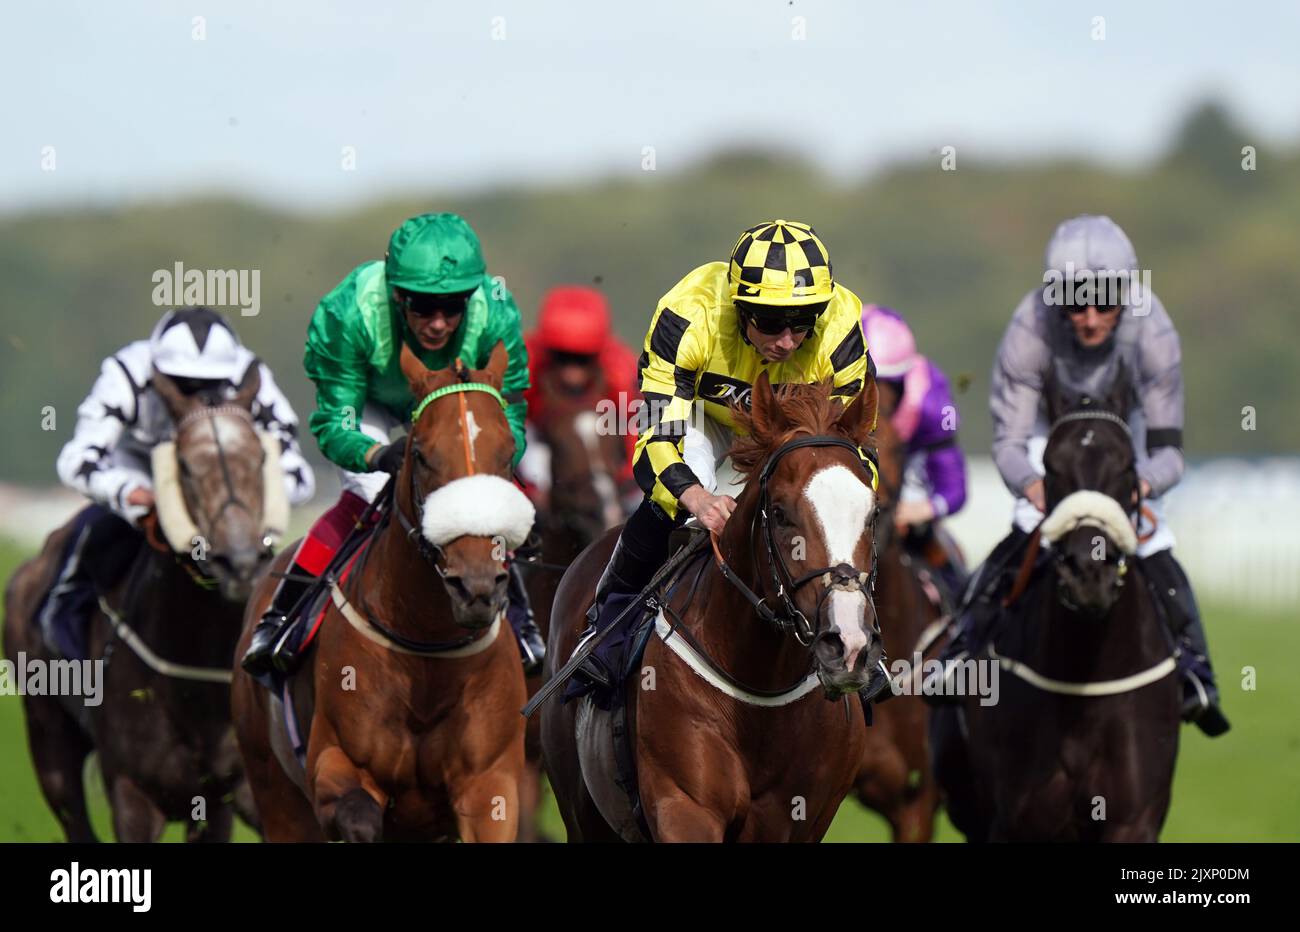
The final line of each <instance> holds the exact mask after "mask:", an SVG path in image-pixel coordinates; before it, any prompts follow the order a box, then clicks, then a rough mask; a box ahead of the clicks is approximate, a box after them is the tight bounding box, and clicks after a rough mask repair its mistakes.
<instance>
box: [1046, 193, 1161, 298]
mask: <svg viewBox="0 0 1300 932" xmlns="http://www.w3.org/2000/svg"><path fill="white" fill-rule="evenodd" d="M1043 268H1044V273H1045V274H1044V288H1045V290H1046V288H1047V274H1049V273H1053V272H1054V273H1056V274H1057V275H1059V276H1060V277H1061V280H1063V281H1068V280H1070V279H1074V280H1076V281H1077V280H1078V279H1079V277H1080V275H1083V276H1088V275H1091V274H1097V273H1109V274H1110V275H1115V274H1121V273H1122V274H1125V275H1139V274H1140V271H1139V269H1138V264H1137V252H1136V251H1135V250H1134V249H1133V243H1132V242H1131V241H1130V240H1129V238H1128V235H1127V234H1126V233H1125V232H1124V231H1123V230H1122V229H1120V226H1119V224H1118V223H1116V222H1115V221H1114V220H1112V219H1110V218H1109V217H1104V216H1098V215H1094V214H1081V215H1079V216H1078V217H1071V218H1070V219H1069V220H1066V221H1065V222H1063V223H1062V224H1061V225H1060V226H1058V227H1057V228H1056V232H1055V233H1053V234H1052V238H1051V239H1050V240H1049V241H1048V243H1047V250H1046V252H1045V254H1044V257H1043ZM1126 297H1131V295H1129V294H1128V293H1126ZM1132 303H1133V302H1132V301H1126V302H1125V304H1126V307H1131V306H1132Z"/></svg>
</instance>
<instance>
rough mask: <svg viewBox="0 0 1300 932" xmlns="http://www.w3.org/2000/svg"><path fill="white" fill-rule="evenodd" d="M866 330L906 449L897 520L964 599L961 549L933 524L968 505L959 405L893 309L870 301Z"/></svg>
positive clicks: (885, 403) (884, 399) (885, 402)
mask: <svg viewBox="0 0 1300 932" xmlns="http://www.w3.org/2000/svg"><path fill="white" fill-rule="evenodd" d="M862 332H863V334H864V335H865V336H866V340H867V345H868V346H870V347H871V360H872V362H874V363H875V366H876V384H877V385H878V386H879V387H880V392H881V405H880V406H881V409H882V410H891V409H892V410H893V412H894V413H893V414H892V415H891V417H890V422H891V423H892V424H893V426H894V430H895V431H896V432H897V433H898V437H899V440H901V441H902V443H903V445H904V450H905V455H906V459H905V461H904V464H903V488H902V490H901V492H900V494H899V501H898V503H897V505H895V507H894V524H895V526H896V527H897V528H898V530H899V531H900V532H902V533H905V534H907V536H908V543H909V546H914V547H915V548H916V549H919V550H921V551H922V552H925V551H929V550H931V549H933V550H935V551H936V557H937V559H938V560H940V561H942V562H941V564H940V566H939V567H937V568H938V570H939V573H940V575H941V576H942V577H943V578H944V581H945V582H946V583H947V585H948V588H949V591H950V593H951V594H952V595H953V597H954V598H960V597H961V592H962V589H963V588H965V582H966V580H965V578H964V577H965V573H964V571H963V570H962V568H961V565H960V563H961V561H960V556H959V554H958V553H957V550H956V545H955V544H953V543H952V542H951V541H950V540H948V539H947V536H946V535H944V534H942V533H938V532H936V529H935V525H936V524H937V523H938V522H939V521H940V520H942V519H943V518H945V517H947V516H948V515H952V514H956V513H957V512H958V511H960V510H961V507H962V506H963V505H965V504H966V458H965V456H963V455H962V452H961V447H959V446H958V445H957V427H958V417H957V405H956V403H955V402H954V401H953V397H952V389H951V388H950V387H949V385H948V378H947V377H946V376H945V375H944V374H943V372H942V371H941V370H940V369H939V367H938V366H936V365H935V364H934V362H933V361H931V360H929V359H926V358H925V357H924V356H922V355H921V354H920V353H918V352H917V351H916V338H915V337H914V336H913V335H912V330H911V328H910V327H908V326H907V323H906V322H905V321H904V320H903V318H902V317H901V316H900V315H899V314H898V312H897V311H895V310H893V309H892V308H888V307H880V306H878V305H875V304H870V305H867V307H866V308H865V309H864V310H863V312H862ZM931 544H934V545H935V546H934V547H933V548H932V547H931Z"/></svg>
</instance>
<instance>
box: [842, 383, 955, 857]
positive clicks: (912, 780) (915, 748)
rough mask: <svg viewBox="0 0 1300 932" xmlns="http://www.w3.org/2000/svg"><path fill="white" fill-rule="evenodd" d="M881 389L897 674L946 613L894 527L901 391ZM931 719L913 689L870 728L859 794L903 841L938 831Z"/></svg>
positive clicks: (881, 539) (887, 570) (879, 602)
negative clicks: (896, 413) (895, 419)
mask: <svg viewBox="0 0 1300 932" xmlns="http://www.w3.org/2000/svg"><path fill="white" fill-rule="evenodd" d="M880 395H881V401H880V420H879V421H878V422H877V424H876V431H875V442H876V450H877V452H878V454H879V457H880V490H879V493H880V494H879V497H880V527H879V528H878V529H877V531H876V544H877V546H878V548H879V554H878V557H877V560H876V567H877V573H878V575H877V580H876V608H877V611H878V613H879V616H880V630H881V633H882V635H883V636H884V643H885V652H886V654H887V655H888V657H889V666H890V669H891V672H893V670H894V667H895V665H896V664H899V663H900V662H902V663H903V664H905V666H906V669H907V670H909V671H910V670H911V668H912V667H913V666H914V659H913V651H914V649H915V647H916V645H917V643H918V642H919V640H920V639H921V637H922V634H923V633H924V632H925V631H926V629H927V628H928V627H929V626H930V625H931V624H933V623H934V622H936V621H937V620H938V618H939V614H940V613H939V609H938V608H937V607H936V606H935V604H934V602H933V601H932V599H931V598H930V596H929V594H928V593H927V592H926V590H925V588H924V586H923V584H922V581H921V579H920V578H919V576H918V573H917V568H916V567H915V566H914V565H913V559H914V558H913V556H912V555H911V554H909V553H908V552H907V550H906V548H905V547H904V539H905V535H904V534H902V533H900V532H899V531H898V530H897V529H895V528H894V526H893V509H894V506H895V505H896V504H897V503H898V497H899V493H900V492H901V490H902V485H903V466H904V458H905V451H904V448H903V443H902V441H901V440H900V438H899V437H898V434H897V433H896V432H895V431H894V428H893V425H892V424H891V423H890V420H889V416H890V414H892V413H893V408H894V405H895V404H896V403H897V400H898V395H897V392H896V391H894V390H893V389H891V388H888V387H885V388H882V390H881V393H880ZM917 672H918V673H919V671H917ZM929 725H930V713H929V706H928V705H926V703H925V700H924V699H922V698H921V695H920V692H919V690H916V689H913V688H910V687H909V688H903V689H901V690H900V691H897V694H896V695H893V696H891V697H890V698H889V700H888V701H887V702H883V703H879V704H877V705H876V707H875V716H874V720H873V723H872V726H871V727H870V728H868V729H867V736H866V751H865V753H864V754H863V757H862V769H861V770H860V771H859V773H858V776H857V780H856V782H855V784H854V793H855V795H856V796H857V798H858V801H859V802H861V803H862V804H863V805H864V806H866V807H867V808H869V809H873V810H875V811H876V812H879V813H880V814H881V815H882V816H884V817H885V819H886V821H888V822H889V827H890V831H891V833H892V835H893V840H894V841H896V842H927V841H930V840H931V839H932V838H933V837H934V816H935V812H936V810H937V809H938V808H939V787H938V785H937V784H936V783H935V780H934V774H933V772H932V770H931V767H930V741H929Z"/></svg>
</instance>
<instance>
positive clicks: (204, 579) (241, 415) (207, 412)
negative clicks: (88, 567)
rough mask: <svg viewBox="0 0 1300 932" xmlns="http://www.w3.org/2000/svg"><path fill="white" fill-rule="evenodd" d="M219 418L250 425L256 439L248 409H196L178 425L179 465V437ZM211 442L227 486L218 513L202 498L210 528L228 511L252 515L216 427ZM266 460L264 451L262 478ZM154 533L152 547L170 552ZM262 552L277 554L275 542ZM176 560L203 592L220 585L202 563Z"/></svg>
mask: <svg viewBox="0 0 1300 932" xmlns="http://www.w3.org/2000/svg"><path fill="white" fill-rule="evenodd" d="M218 417H235V418H238V419H239V420H241V421H243V422H244V423H246V424H247V425H248V427H249V429H250V431H252V432H253V434H254V437H256V427H255V422H254V420H253V414H252V412H251V411H249V410H248V409H247V408H244V407H241V406H239V405H205V406H203V407H199V408H195V409H194V410H193V411H191V412H190V413H189V414H186V415H185V416H184V417H182V418H181V419H180V421H178V422H177V424H176V438H177V441H178V445H177V461H178V463H179V464H181V465H182V466H183V465H184V462H185V461H184V459H183V458H182V457H181V456H180V451H179V439H180V436H181V435H182V434H183V433H185V431H187V430H188V429H189V428H191V427H193V426H194V425H195V424H198V423H199V422H200V421H211V420H215V419H216V418H218ZM212 440H213V442H214V443H215V444H216V445H217V463H218V464H219V465H220V466H221V481H222V485H223V486H224V487H225V495H226V497H225V498H224V499H223V500H222V502H221V504H220V505H218V506H217V508H216V510H215V511H213V510H211V509H209V508H208V506H207V502H206V501H204V500H202V498H200V500H199V502H198V506H199V509H200V511H201V514H202V517H203V520H204V521H205V522H206V526H207V527H208V528H209V529H211V528H213V527H216V523H217V520H218V519H219V518H220V517H221V516H222V515H223V514H225V512H226V509H228V508H242V509H243V510H244V511H246V512H248V513H249V514H253V509H252V508H250V507H249V505H248V503H247V502H245V501H244V500H243V499H242V498H240V497H239V493H238V492H236V490H235V482H234V479H233V478H232V477H231V475H230V464H229V463H228V462H227V460H226V451H225V448H224V447H223V446H222V445H221V432H220V431H219V430H217V429H216V427H215V425H214V426H213V427H212ZM265 458H266V454H265V452H263V453H262V457H261V459H260V460H259V465H258V475H259V477H260V476H261V464H262V462H263V461H264V460H265ZM152 533H153V531H147V532H146V536H147V537H150V545H151V546H153V547H154V549H156V550H159V551H160V552H171V547H170V545H166V544H161V543H155V542H154V540H153V539H152V537H151V535H152ZM262 553H263V558H264V559H267V558H270V557H271V556H272V555H274V553H275V546H274V542H273V541H271V540H269V539H263V541H262ZM177 559H178V562H181V565H182V566H183V567H184V568H185V571H186V572H187V573H188V574H189V576H190V578H191V579H192V580H193V581H194V583H195V584H196V585H198V586H199V587H201V588H203V589H212V588H214V587H215V586H216V585H217V577H215V576H213V575H212V573H211V571H209V570H208V569H207V567H206V566H205V562H204V561H203V560H196V559H194V558H193V557H191V558H190V559H189V560H184V559H183V558H181V557H180V556H179V555H177Z"/></svg>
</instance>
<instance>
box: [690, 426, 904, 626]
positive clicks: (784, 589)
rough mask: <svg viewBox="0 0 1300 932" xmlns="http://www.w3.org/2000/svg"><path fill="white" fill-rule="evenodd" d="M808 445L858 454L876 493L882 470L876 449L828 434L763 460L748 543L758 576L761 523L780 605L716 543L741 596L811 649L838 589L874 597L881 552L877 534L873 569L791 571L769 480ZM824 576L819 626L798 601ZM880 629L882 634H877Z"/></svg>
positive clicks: (794, 444)
mask: <svg viewBox="0 0 1300 932" xmlns="http://www.w3.org/2000/svg"><path fill="white" fill-rule="evenodd" d="M803 447H843V448H844V449H846V450H849V451H851V452H852V453H853V455H854V457H855V458H856V459H857V460H858V461H859V462H862V463H863V464H864V465H865V466H866V468H868V469H869V470H870V471H871V474H872V482H871V488H872V490H873V491H874V490H875V489H876V487H877V486H878V484H879V479H878V477H879V475H880V468H879V466H878V464H877V462H876V457H875V453H874V452H873V451H864V450H862V449H860V448H859V447H858V446H857V445H856V444H854V443H853V442H851V441H849V440H846V439H844V438H843V437H832V436H828V435H824V434H823V435H812V436H806V437H799V438H796V439H794V440H790V441H788V442H787V443H784V444H782V445H781V446H780V447H778V448H777V449H776V450H775V451H773V452H772V454H771V456H769V457H768V458H767V461H766V462H765V463H764V464H763V468H762V470H760V471H759V474H758V507H757V508H756V509H755V512H754V516H753V518H752V519H751V521H750V525H749V545H750V553H751V555H752V557H753V560H754V571H755V576H756V577H757V576H758V565H757V564H758V548H757V547H755V546H754V542H755V536H756V532H757V531H758V529H759V527H760V526H761V528H762V535H763V547H764V549H765V550H766V554H767V568H768V573H769V575H770V578H771V583H772V588H773V590H774V591H775V593H776V599H777V600H778V602H779V604H778V605H777V606H776V608H773V607H772V606H770V605H768V604H767V601H766V598H765V597H761V596H758V595H756V594H755V593H754V591H753V590H752V589H750V588H749V586H747V585H746V584H745V583H744V581H743V580H741V579H740V577H739V576H737V575H736V573H735V571H734V570H733V569H732V568H731V567H730V566H728V565H727V561H726V560H725V559H724V558H723V556H722V552H721V550H719V549H718V543H717V539H716V537H715V538H714V541H713V551H714V557H715V560H716V562H717V565H718V569H719V571H721V573H722V575H723V578H725V579H726V580H727V581H728V582H729V583H731V584H732V586H734V587H735V588H736V589H737V590H738V591H739V592H740V594H741V595H743V596H744V597H745V599H746V600H747V601H748V602H749V603H750V605H752V606H753V607H754V611H755V612H756V613H757V614H758V616H759V618H761V619H762V620H763V621H765V622H767V623H768V624H771V625H772V626H773V627H775V628H776V629H777V630H778V631H781V632H785V631H790V632H791V633H793V634H794V636H795V639H796V640H798V642H799V643H800V644H802V645H803V646H804V647H808V646H810V645H811V644H812V642H813V641H814V640H815V639H816V637H817V635H818V633H819V632H820V628H821V616H822V606H823V605H824V604H825V602H826V599H827V598H829V596H830V594H831V592H833V591H836V590H838V591H845V592H855V591H856V592H862V593H863V594H864V595H865V596H866V598H867V601H868V602H871V601H872V596H873V594H874V592H875V587H876V552H875V543H874V535H873V543H872V553H871V570H870V572H862V571H860V570H858V569H857V568H856V567H853V566H850V565H849V564H847V563H839V564H836V565H835V566H824V567H821V568H820V569H815V570H809V571H808V572H806V573H804V574H802V575H801V576H799V577H797V578H795V577H792V576H791V574H790V569H789V567H788V566H787V565H786V562H785V558H784V557H783V556H782V555H781V551H780V548H779V547H778V546H777V541H776V533H775V531H774V529H773V526H772V518H771V511H772V499H771V493H770V491H769V489H768V480H770V479H771V477H772V473H773V472H775V471H776V467H777V466H778V465H779V464H780V462H781V460H782V459H783V458H784V457H785V456H786V455H787V454H789V453H791V452H793V451H794V450H798V449H801V448H803ZM871 521H872V525H873V526H874V524H875V516H874V514H873V516H872V519H871ZM818 578H821V580H822V584H823V586H824V589H823V591H822V593H821V595H820V596H819V597H818V599H817V611H816V618H815V624H814V622H810V621H809V620H808V617H807V616H806V615H805V614H804V613H803V612H802V611H801V610H800V609H799V607H798V606H797V605H796V604H795V601H794V597H795V595H796V594H797V593H798V591H799V590H800V589H801V588H802V587H803V586H804V585H806V584H807V583H809V582H812V581H813V580H814V579H818ZM877 633H879V632H877Z"/></svg>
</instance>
